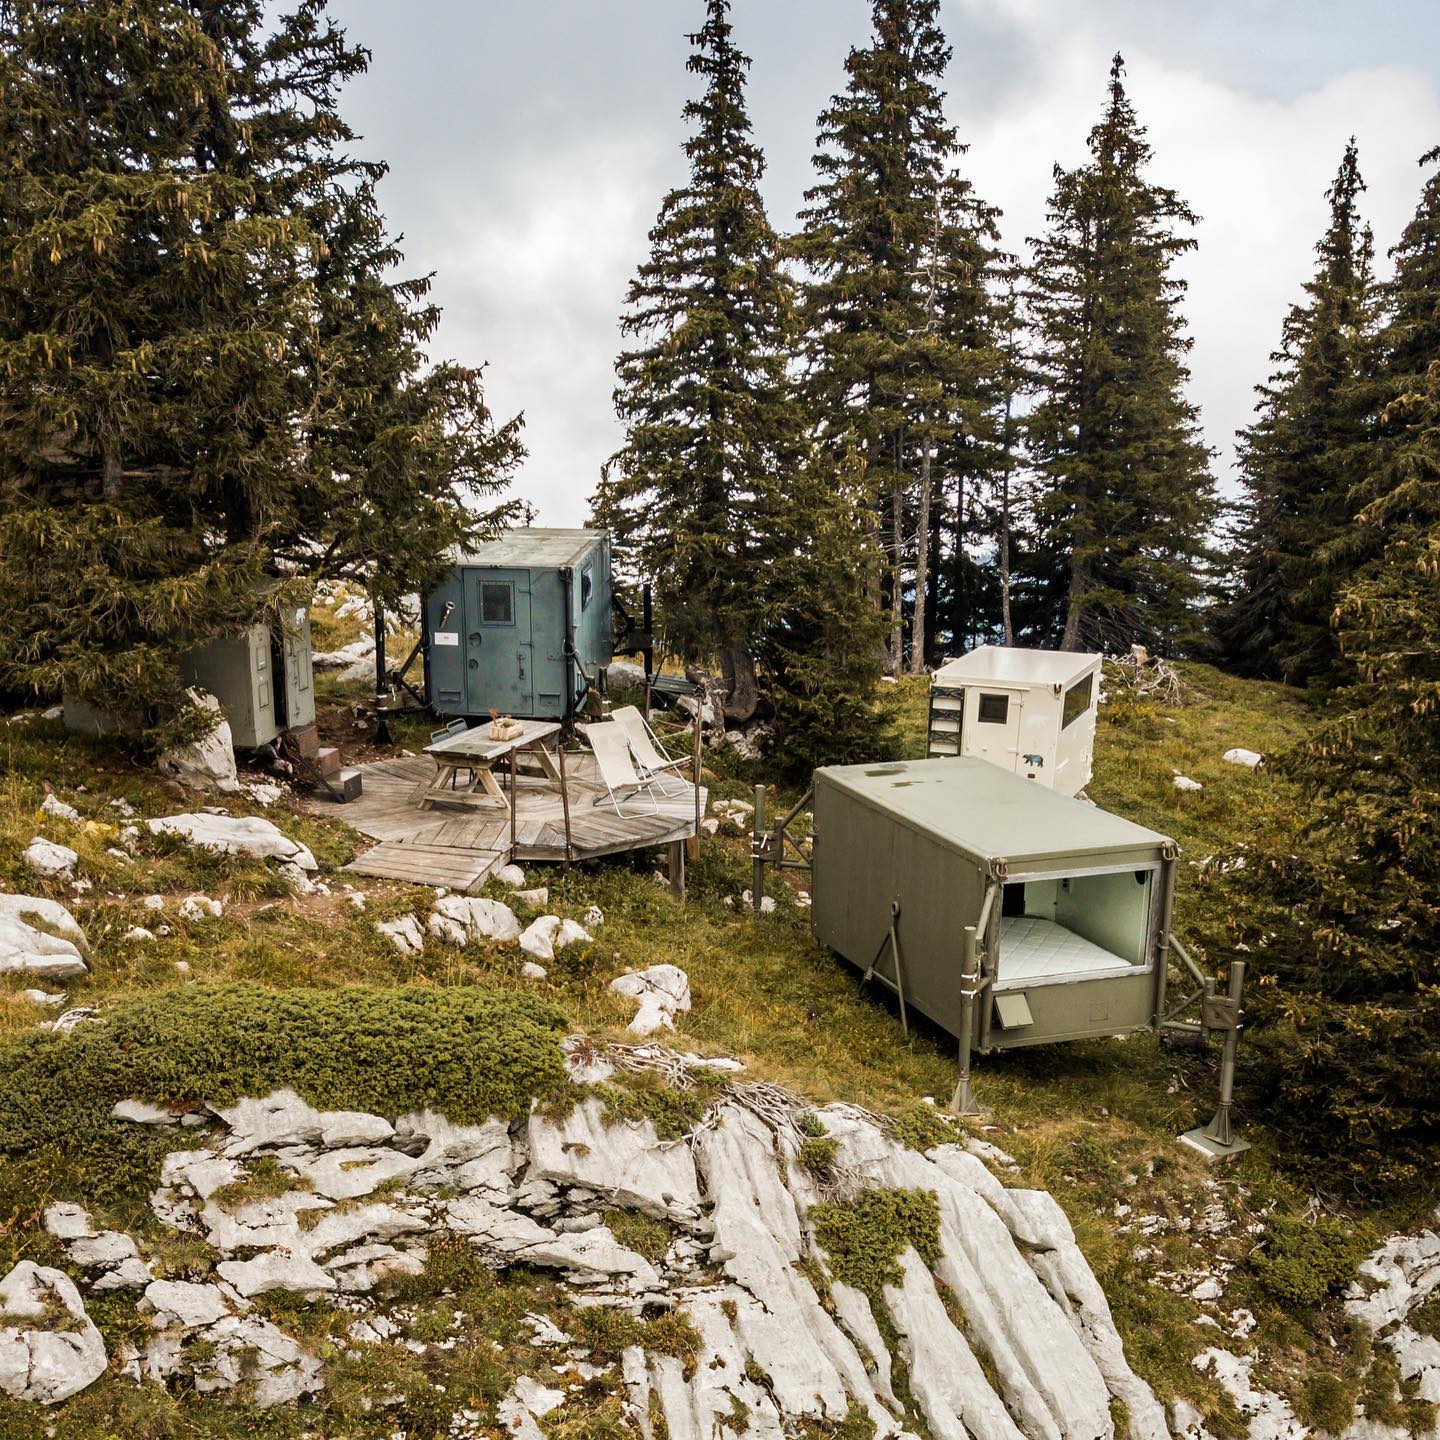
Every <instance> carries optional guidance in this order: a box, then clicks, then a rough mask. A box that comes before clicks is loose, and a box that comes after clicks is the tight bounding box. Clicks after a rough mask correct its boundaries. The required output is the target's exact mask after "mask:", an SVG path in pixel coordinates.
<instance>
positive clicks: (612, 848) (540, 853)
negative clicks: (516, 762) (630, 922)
mask: <svg viewBox="0 0 1440 1440" xmlns="http://www.w3.org/2000/svg"><path fill="white" fill-rule="evenodd" d="M565 759H566V786H567V789H568V791H569V798H570V851H569V854H568V855H567V854H566V848H565V808H564V804H563V801H562V799H561V796H560V792H559V791H558V790H556V789H554V788H553V787H551V786H550V785H548V784H545V783H544V782H543V781H541V780H540V779H539V778H531V777H527V776H524V775H522V776H521V777H520V786H519V801H518V803H517V805H516V807H515V849H514V854H513V856H512V855H511V853H510V817H509V816H508V815H502V814H501V813H500V812H499V810H498V807H497V809H496V810H495V812H494V813H493V814H491V813H486V811H484V810H481V809H475V808H466V809H447V808H446V807H444V806H435V807H434V808H431V809H428V810H422V809H421V808H420V806H419V804H418V794H419V791H420V787H421V785H422V783H423V782H425V781H428V780H429V779H430V777H431V776H432V775H433V774H434V773H435V762H434V761H433V760H431V759H430V758H429V757H428V756H425V755H406V756H401V757H399V758H398V759H394V760H377V761H375V762H374V763H372V764H369V765H362V766H360V767H359V768H360V773H361V776H362V789H361V793H360V795H359V797H358V798H357V799H354V800H352V801H350V803H349V804H348V805H337V804H336V803H335V802H334V801H333V800H330V799H329V798H328V797H326V796H324V795H316V796H314V797H312V799H311V800H310V808H311V809H312V810H313V811H314V812H315V813H316V814H317V815H328V816H330V817H331V818H332V819H335V820H343V821H344V822H345V823H346V824H347V825H350V826H352V827H353V828H354V829H356V830H358V831H359V832H360V833H361V834H362V835H368V836H370V837H371V838H372V839H374V840H378V841H380V844H378V845H376V846H374V847H373V848H372V849H370V850H367V851H366V852H365V854H363V855H362V856H360V857H359V859H357V860H355V861H353V862H352V863H351V864H350V865H348V866H346V869H347V870H350V871H353V872H354V873H355V874H358V875H379V876H383V877H385V878H387V879H392V880H410V881H413V882H415V883H416V884H422V885H444V886H446V887H447V888H448V889H451V890H476V889H478V888H479V887H480V886H481V885H482V884H483V883H484V881H485V877H486V876H487V875H488V874H489V873H490V872H491V870H493V869H495V867H496V866H498V865H503V864H505V862H506V861H507V860H510V859H512V858H513V859H515V860H517V861H522V862H524V861H541V862H546V861H549V862H554V863H563V862H565V861H566V860H591V859H594V858H596V857H597V856H601V855H615V854H619V853H620V852H622V851H625V850H642V849H647V848H648V847H650V846H652V845H668V844H672V843H674V842H675V841H678V840H688V839H689V838H690V837H691V836H692V835H694V834H695V813H696V812H695V789H694V786H692V785H689V784H686V785H685V788H684V790H683V791H681V790H680V786H679V783H678V782H673V781H667V786H668V788H669V789H671V790H674V791H676V792H677V793H676V794H674V795H673V796H657V797H656V798H657V801H658V803H659V807H660V808H659V810H658V812H657V811H655V810H654V809H652V808H651V806H650V802H649V800H648V799H646V798H643V797H642V798H641V799H638V800H631V801H629V802H626V801H621V806H620V808H621V809H622V810H623V811H624V812H625V813H624V814H622V815H617V814H616V813H615V810H614V808H613V807H612V806H611V805H610V803H609V802H608V801H606V800H605V799H604V789H603V787H602V786H600V785H599V783H598V781H597V779H596V775H595V762H594V760H593V759H592V758H591V757H590V756H589V755H567V756H566V757H565ZM708 799H709V796H708V794H707V792H706V790H705V789H704V787H702V788H701V790H700V814H702V815H703V814H704V813H705V807H706V804H707V802H708ZM597 800H598V801H599V802H600V803H599V804H597V803H596V801H597Z"/></svg>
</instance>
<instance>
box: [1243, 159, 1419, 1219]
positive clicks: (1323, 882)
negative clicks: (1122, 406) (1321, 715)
mask: <svg viewBox="0 0 1440 1440" xmlns="http://www.w3.org/2000/svg"><path fill="white" fill-rule="evenodd" d="M1437 163H1440V150H1434V151H1431V152H1430V153H1429V154H1427V155H1426V156H1425V157H1423V160H1422V164H1424V165H1428V166H1434V165H1436V164H1437ZM1391 254H1392V256H1393V258H1394V261H1395V276H1394V279H1393V281H1392V282H1391V283H1389V284H1388V285H1387V286H1385V287H1383V291H1382V296H1381V303H1382V316H1383V325H1382V328H1381V332H1380V336H1379V342H1378V375H1377V380H1376V389H1377V391H1378V395H1379V404H1378V407H1377V410H1376V419H1375V430H1374V434H1373V437H1372V438H1368V439H1367V441H1366V443H1365V446H1364V450H1365V453H1366V455H1367V457H1368V464H1367V465H1366V467H1365V470H1364V473H1363V474H1362V476H1361V478H1360V480H1359V482H1358V484H1357V485H1356V487H1355V489H1354V491H1353V492H1352V494H1351V499H1350V503H1351V504H1352V506H1354V508H1355V512H1356V520H1355V522H1354V523H1353V524H1352V525H1351V526H1349V527H1348V528H1347V529H1346V530H1345V531H1344V533H1343V534H1342V535H1341V537H1340V538H1339V539H1338V540H1337V541H1336V542H1334V543H1333V544H1332V545H1331V546H1330V547H1329V553H1328V555H1327V557H1326V558H1327V560H1328V561H1329V563H1330V564H1331V565H1332V566H1335V567H1337V569H1343V578H1341V579H1340V580H1339V581H1338V582H1337V605H1336V617H1335V618H1336V634H1337V638H1338V642H1339V647H1340V652H1341V655H1342V656H1343V658H1344V659H1345V661H1346V662H1347V663H1348V664H1349V665H1350V666H1352V667H1353V677H1354V678H1353V682H1352V683H1351V685H1349V686H1348V687H1347V688H1346V689H1344V690H1342V691H1341V692H1340V697H1341V699H1342V701H1343V702H1344V711H1343V713H1342V714H1341V715H1340V716H1339V717H1338V718H1336V719H1335V720H1333V721H1331V722H1330V723H1328V724H1327V725H1326V726H1324V727H1323V728H1322V730H1321V731H1320V732H1319V733H1318V734H1317V735H1315V736H1314V737H1312V739H1311V740H1310V742H1309V743H1307V744H1306V745H1304V746H1302V747H1300V748H1299V749H1298V750H1297V751H1296V752H1295V753H1293V754H1291V755H1289V756H1287V757H1283V758H1282V759H1281V761H1280V766H1281V768H1282V769H1283V770H1285V771H1286V772H1287V773H1289V774H1291V775H1292V776H1293V777H1294V778H1295V779H1296V780H1297V781H1298V782H1299V783H1300V784H1301V785H1302V786H1303V787H1304V790H1305V792H1306V795H1307V797H1308V801H1309V806H1310V808H1309V811H1308V813H1307V815H1306V818H1305V820H1304V823H1303V824H1302V826H1301V827H1300V833H1299V834H1298V836H1297V838H1296V842H1295V843H1293V844H1290V845H1287V846H1285V847H1283V849H1282V850H1281V851H1279V852H1278V853H1275V854H1264V855H1259V856H1253V857H1250V858H1251V861H1252V863H1250V864H1248V865H1247V866H1246V867H1244V869H1242V870H1231V871H1230V872H1228V883H1229V884H1230V885H1233V886H1236V887H1238V888H1239V889H1241V890H1243V891H1244V892H1245V894H1244V903H1243V904H1237V905H1236V906H1234V907H1233V908H1232V913H1233V915H1234V917H1235V919H1234V922H1233V924H1234V928H1235V934H1234V939H1236V940H1237V941H1239V942H1240V943H1241V944H1244V945H1245V946H1247V948H1248V949H1250V950H1251V951H1252V952H1253V954H1254V957H1255V959H1254V964H1255V968H1256V969H1257V970H1258V971H1259V975H1258V976H1257V978H1260V979H1261V980H1262V985H1261V986H1259V987H1257V988H1256V990H1255V991H1254V992H1252V993H1255V994H1256V995H1257V1002H1258V1003H1255V1004H1254V1005H1253V1006H1252V1014H1253V1018H1254V1020H1255V1022H1256V1025H1257V1030H1256V1036H1255V1044H1254V1049H1253V1057H1252V1059H1251V1062H1250V1064H1251V1069H1252V1072H1253V1074H1254V1082H1255V1086H1256V1089H1257V1091H1258V1092H1259V1093H1260V1094H1262V1095H1264V1096H1265V1097H1266V1100H1267V1102H1268V1103H1270V1104H1271V1105H1273V1106H1274V1107H1275V1109H1276V1110H1277V1112H1280V1113H1283V1115H1284V1118H1285V1122H1286V1124H1285V1128H1286V1130H1287V1131H1288V1133H1289V1134H1290V1136H1291V1137H1292V1140H1293V1143H1294V1145H1295V1146H1296V1148H1297V1150H1298V1151H1300V1152H1301V1155H1300V1158H1301V1159H1302V1161H1304V1162H1306V1163H1308V1164H1310V1165H1311V1166H1312V1167H1313V1168H1315V1169H1317V1170H1321V1171H1323V1173H1324V1174H1325V1175H1326V1178H1327V1180H1328V1181H1329V1182H1330V1183H1332V1184H1333V1182H1334V1180H1335V1179H1336V1178H1337V1177H1341V1178H1343V1179H1345V1180H1346V1181H1348V1182H1349V1183H1351V1184H1352V1185H1353V1186H1354V1187H1355V1188H1357V1189H1359V1190H1362V1191H1366V1192H1369V1191H1374V1190H1377V1189H1400V1188H1404V1187H1409V1186H1413V1185H1414V1184H1415V1183H1416V1182H1417V1181H1418V1180H1420V1179H1422V1178H1423V1177H1428V1176H1429V1175H1431V1174H1433V1172H1434V1166H1435V1163H1436V1161H1437V1159H1440V779H1437V777H1440V173H1437V174H1432V175H1431V176H1430V177H1429V179H1428V182H1427V183H1426V185H1425V186H1424V189H1423V193H1422V196H1421V200H1420V205H1419V208H1418V210H1417V212H1416V215H1415V218H1414V219H1413V220H1412V222H1411V223H1410V224H1409V225H1408V226H1407V227H1406V230H1405V232H1404V234H1403V235H1402V237H1401V239H1400V242H1399V244H1398V245H1397V246H1396V247H1395V249H1394V250H1393V251H1392V252H1391ZM1266 981H1268V983H1264V982H1266Z"/></svg>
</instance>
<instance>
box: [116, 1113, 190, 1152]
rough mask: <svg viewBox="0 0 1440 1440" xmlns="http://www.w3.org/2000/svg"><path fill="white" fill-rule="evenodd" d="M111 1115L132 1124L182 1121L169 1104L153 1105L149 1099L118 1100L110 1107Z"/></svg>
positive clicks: (175, 1122)
mask: <svg viewBox="0 0 1440 1440" xmlns="http://www.w3.org/2000/svg"><path fill="white" fill-rule="evenodd" d="M110 1115H111V1118H112V1119H115V1120H128V1121H130V1123H131V1124H132V1125H177V1124H179V1122H180V1116H179V1115H178V1114H177V1113H176V1112H175V1111H174V1110H172V1109H171V1108H170V1107H169V1106H168V1105H152V1104H150V1102H149V1101H148V1100H117V1101H116V1102H115V1103H114V1104H113V1105H112V1106H111V1107H110ZM186 1153H187V1154H188V1153H190V1152H188V1151H187V1152H186Z"/></svg>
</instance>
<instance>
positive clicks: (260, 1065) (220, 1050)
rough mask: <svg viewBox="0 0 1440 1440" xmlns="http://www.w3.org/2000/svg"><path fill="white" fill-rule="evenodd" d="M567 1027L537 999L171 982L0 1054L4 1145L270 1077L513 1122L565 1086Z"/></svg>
mask: <svg viewBox="0 0 1440 1440" xmlns="http://www.w3.org/2000/svg"><path fill="white" fill-rule="evenodd" d="M564 1026H565V1017H564V1016H563V1015H562V1014H561V1012H560V1011H559V1010H557V1009H556V1008H555V1007H554V1006H552V1005H550V1004H548V1003H546V1002H544V1001H542V1000H539V999H537V998H536V997H534V996H530V995H524V994H511V993H508V992H495V991H487V990H479V989H473V988H467V987H457V988H454V989H445V990H442V989H438V988H429V987H422V986H406V987H397V988H394V989H371V988H361V987H350V988H338V989H334V990H307V989H294V990H286V991H272V990H266V989H264V988H262V987H260V986H258V985H225V986H216V987H199V986H197V987H192V988H187V989H184V990H171V991H166V992H164V993H162V994H158V995H153V996H148V997H145V998H143V999H137V1000H132V1001H130V1002H128V1003H127V1004H124V1005H121V1006H118V1007H117V1008H116V1009H115V1010H113V1011H110V1012H108V1013H107V1014H106V1015H105V1017H104V1018H103V1019H101V1020H99V1021H95V1022H92V1023H90V1024H87V1025H82V1026H81V1027H80V1028H79V1029H77V1030H75V1031H74V1032H72V1033H71V1034H69V1035H63V1036H62V1035H54V1034H31V1035H25V1036H23V1037H22V1038H21V1039H20V1040H19V1041H17V1042H16V1043H15V1044H12V1045H10V1046H9V1047H7V1048H6V1049H5V1050H4V1051H3V1052H0V1154H9V1155H18V1154H20V1153H22V1152H24V1151H27V1150H30V1149H32V1148H34V1147H38V1146H43V1145H47V1144H51V1143H59V1144H62V1145H72V1144H75V1143H79V1142H81V1141H83V1140H84V1139H85V1138H86V1137H88V1136H91V1135H93V1134H94V1133H95V1132H96V1131H97V1129H100V1128H108V1127H109V1126H110V1124H111V1122H109V1113H110V1109H111V1107H112V1106H113V1105H114V1104H115V1102H116V1101H117V1100H123V1099H127V1098H135V1099H140V1100H148V1101H153V1102H156V1103H167V1102H175V1101H198V1100H207V1101H210V1102H211V1103H213V1104H219V1105H226V1104H231V1103H233V1102H234V1101H236V1100H238V1099H240V1098H241V1097H242V1096H246V1095H252V1096H253V1095H266V1094H269V1093H270V1092H271V1091H272V1090H275V1089H276V1088H278V1087H281V1086H288V1087H290V1088H291V1089H293V1090H295V1091H296V1092H297V1093H298V1094H300V1095H301V1096H303V1097H304V1098H305V1099H306V1100H307V1101H309V1102H310V1103H311V1104H312V1105H316V1106H318V1107H320V1108H322V1109H330V1110H368V1111H373V1112H375V1113H377V1114H380V1115H386V1116H394V1115H400V1114H404V1113H405V1112H407V1111H410V1110H415V1109H419V1108H423V1107H429V1108H431V1109H435V1110H439V1111H442V1112H443V1113H444V1114H446V1115H447V1116H448V1117H449V1118H450V1119H452V1120H454V1121H456V1122H457V1123H466V1122H476V1121H482V1120H484V1119H485V1118H486V1117H487V1116H489V1115H492V1114H493V1115H503V1116H512V1117H513V1116H520V1115H523V1114H525V1113H526V1112H527V1111H528V1109H529V1107H530V1102H531V1100H532V1098H534V1097H535V1096H537V1095H540V1094H543V1093H545V1092H549V1091H558V1090H560V1089H562V1088H563V1087H564V1086H565V1085H566V1084H567V1083H568V1081H567V1080H566V1076H565V1070H564V1065H563V1061H562V1057H561V1054H560V1050H559V1047H558V1044H557V1035H558V1033H559V1032H561V1031H562V1030H563V1029H564Z"/></svg>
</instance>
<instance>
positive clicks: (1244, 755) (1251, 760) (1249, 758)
mask: <svg viewBox="0 0 1440 1440" xmlns="http://www.w3.org/2000/svg"><path fill="white" fill-rule="evenodd" d="M1220 758H1221V759H1222V760H1223V761H1224V762H1225V763H1226V764H1227V765H1243V766H1244V767H1245V768H1246V769H1247V770H1253V769H1255V767H1256V766H1257V765H1260V764H1261V763H1262V762H1263V761H1264V759H1265V757H1264V756H1263V755H1261V754H1259V753H1258V752H1256V751H1254V750H1247V749H1245V747H1244V746H1243V745H1237V746H1236V747H1235V748H1234V749H1233V750H1227V751H1226V752H1225V753H1224V754H1223V755H1222V756H1221V757H1220Z"/></svg>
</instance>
